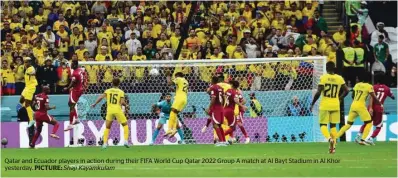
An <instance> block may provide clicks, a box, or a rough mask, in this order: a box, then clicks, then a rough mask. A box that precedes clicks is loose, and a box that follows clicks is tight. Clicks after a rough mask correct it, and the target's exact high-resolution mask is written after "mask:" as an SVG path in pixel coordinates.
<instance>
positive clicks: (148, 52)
mask: <svg viewBox="0 0 398 178" xmlns="http://www.w3.org/2000/svg"><path fill="white" fill-rule="evenodd" d="M156 52H157V51H156V48H154V46H153V42H152V41H149V42H148V44H147V45H145V47H144V54H145V56H146V59H147V60H152V59H153V58H154V57H155V54H156Z"/></svg>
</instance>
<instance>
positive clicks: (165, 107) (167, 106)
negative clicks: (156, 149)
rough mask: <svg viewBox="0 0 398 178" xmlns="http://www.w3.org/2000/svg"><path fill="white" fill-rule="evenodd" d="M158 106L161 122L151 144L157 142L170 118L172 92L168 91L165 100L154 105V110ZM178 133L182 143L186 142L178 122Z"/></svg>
mask: <svg viewBox="0 0 398 178" xmlns="http://www.w3.org/2000/svg"><path fill="white" fill-rule="evenodd" d="M157 108H160V114H159V122H158V125H157V126H156V129H155V132H154V134H153V137H152V141H151V143H150V144H149V145H153V144H154V143H155V140H156V137H157V136H158V134H159V131H160V129H161V128H162V126H163V125H164V124H166V122H167V120H169V118H170V112H171V94H170V93H167V94H166V95H165V97H164V100H162V101H160V102H158V103H156V104H154V105H152V109H153V111H156V110H157ZM177 133H178V135H179V136H180V138H181V144H184V143H185V141H184V133H183V132H182V130H181V128H180V126H179V125H178V124H177Z"/></svg>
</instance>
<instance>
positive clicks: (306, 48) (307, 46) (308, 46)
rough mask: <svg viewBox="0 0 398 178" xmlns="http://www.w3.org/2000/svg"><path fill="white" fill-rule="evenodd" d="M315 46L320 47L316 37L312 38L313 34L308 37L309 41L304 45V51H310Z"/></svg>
mask: <svg viewBox="0 0 398 178" xmlns="http://www.w3.org/2000/svg"><path fill="white" fill-rule="evenodd" d="M312 48H315V49H318V45H317V44H316V43H315V42H314V39H313V38H312V36H309V37H308V43H307V44H305V45H304V47H303V53H306V54H308V53H310V52H311V49H312Z"/></svg>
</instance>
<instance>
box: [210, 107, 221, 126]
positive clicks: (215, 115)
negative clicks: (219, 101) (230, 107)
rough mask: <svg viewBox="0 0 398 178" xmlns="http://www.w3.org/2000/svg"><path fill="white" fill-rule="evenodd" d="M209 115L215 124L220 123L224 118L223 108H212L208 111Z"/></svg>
mask: <svg viewBox="0 0 398 178" xmlns="http://www.w3.org/2000/svg"><path fill="white" fill-rule="evenodd" d="M209 114H210V117H211V119H212V121H213V123H215V124H222V123H223V120H224V112H223V108H222V107H221V108H212V109H211V111H210V113H209Z"/></svg>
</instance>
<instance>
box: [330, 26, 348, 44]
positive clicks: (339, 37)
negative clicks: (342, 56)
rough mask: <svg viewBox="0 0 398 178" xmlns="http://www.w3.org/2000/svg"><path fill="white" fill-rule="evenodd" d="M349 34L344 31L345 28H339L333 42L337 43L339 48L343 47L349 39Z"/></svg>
mask: <svg viewBox="0 0 398 178" xmlns="http://www.w3.org/2000/svg"><path fill="white" fill-rule="evenodd" d="M346 34H347V33H346V32H345V31H344V27H343V26H339V31H338V32H335V33H334V34H333V40H334V41H335V42H336V43H337V45H338V46H340V45H343V44H344V42H345V41H346V39H347V37H346V36H347V35H346Z"/></svg>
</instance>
